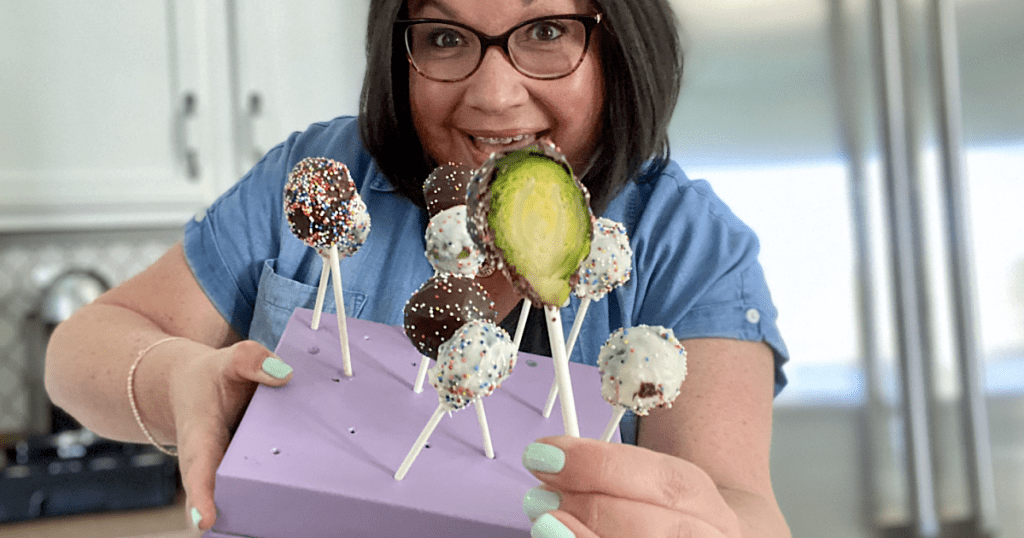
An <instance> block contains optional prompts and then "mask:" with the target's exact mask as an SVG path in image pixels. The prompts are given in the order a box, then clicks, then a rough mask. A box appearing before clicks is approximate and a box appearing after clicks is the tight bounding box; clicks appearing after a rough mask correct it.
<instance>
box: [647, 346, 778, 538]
mask: <svg viewBox="0 0 1024 538" xmlns="http://www.w3.org/2000/svg"><path fill="white" fill-rule="evenodd" d="M682 344H683V346H684V347H685V348H686V353H687V368H688V372H687V376H686V380H685V381H683V386H682V392H681V394H680V395H679V397H678V398H677V399H676V401H675V403H674V405H673V406H672V408H671V409H663V408H662V409H654V410H652V411H651V413H650V414H649V415H648V416H646V417H641V418H640V426H639V432H638V436H637V442H638V444H639V445H640V446H643V447H647V448H650V449H652V450H655V451H657V452H661V453H664V454H669V455H672V456H677V457H679V458H681V459H683V460H686V461H688V462H690V463H693V464H695V465H696V466H697V467H699V468H700V469H702V470H704V471H705V472H706V473H707V474H708V476H710V477H711V479H712V480H713V481H714V483H715V485H716V486H717V487H718V491H719V492H720V493H721V495H722V497H723V498H724V499H725V501H726V503H727V504H728V505H729V506H730V507H731V508H732V509H733V510H734V511H735V512H736V515H737V516H738V518H739V522H740V526H741V530H742V531H743V536H759V537H784V536H789V529H788V527H787V525H786V522H785V518H784V517H783V515H782V512H781V511H780V510H779V507H778V503H777V501H776V499H775V495H774V492H773V490H772V484H771V476H770V471H769V452H770V448H771V435H772V398H773V396H774V371H775V370H774V363H773V357H772V350H771V348H770V347H768V346H767V345H766V344H764V343H755V342H743V341H738V340H726V339H715V338H700V339H692V340H685V341H683V342H682Z"/></svg>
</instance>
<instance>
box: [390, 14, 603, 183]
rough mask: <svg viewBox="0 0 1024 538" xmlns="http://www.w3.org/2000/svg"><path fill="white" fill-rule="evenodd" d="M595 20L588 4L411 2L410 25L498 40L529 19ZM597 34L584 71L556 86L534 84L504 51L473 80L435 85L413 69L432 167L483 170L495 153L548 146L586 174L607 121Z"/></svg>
mask: <svg viewBox="0 0 1024 538" xmlns="http://www.w3.org/2000/svg"><path fill="white" fill-rule="evenodd" d="M574 13H575V14H586V15H592V14H594V13H595V12H594V11H593V9H591V8H590V6H589V4H588V2H586V1H583V0H412V1H410V6H409V18H410V19H420V18H431V19H445V20H451V21H455V22H460V23H462V24H466V25H469V26H471V27H473V28H475V29H477V30H479V31H481V32H483V33H485V34H489V35H499V34H503V33H505V32H506V31H508V30H509V29H510V28H512V27H513V26H515V25H517V24H519V23H520V22H523V21H525V20H527V19H532V18H536V17H543V16H547V15H565V14H574ZM598 35H599V32H598V31H596V30H595V31H594V33H593V35H592V36H591V42H590V46H589V48H588V49H587V53H586V56H585V57H584V59H583V61H582V63H581V64H580V65H579V67H578V68H576V70H575V71H573V72H572V73H571V74H569V75H568V76H565V77H563V78H559V79H554V80H537V79H532V78H529V77H527V76H525V75H523V74H522V73H520V72H519V71H517V70H516V68H515V67H513V66H512V64H511V63H510V62H509V60H508V58H507V57H506V56H505V53H504V52H503V51H502V50H501V49H500V48H499V47H491V48H490V49H488V50H487V51H486V54H485V56H484V59H483V63H482V64H481V65H480V67H479V68H478V69H477V71H476V72H475V73H473V74H472V75H471V76H470V77H469V78H467V79H465V80H461V81H458V82H437V81H434V80H430V79H427V78H425V77H424V76H422V75H421V74H420V73H419V72H418V71H416V70H415V69H414V68H413V67H412V66H411V65H410V66H409V98H410V105H411V110H412V119H413V124H414V125H415V127H416V133H417V135H418V136H419V139H420V142H421V143H422V145H423V147H424V149H425V150H426V152H427V154H428V155H429V156H430V157H431V158H432V159H433V160H434V162H437V163H442V162H448V161H451V162H459V163H464V164H468V165H471V166H479V165H480V164H482V163H483V162H484V161H485V160H486V159H487V157H488V156H490V154H491V153H492V152H494V151H509V150H512V149H517V148H521V147H525V146H528V145H530V144H531V143H533V142H534V141H536V140H537V139H538V138H541V137H547V138H550V139H551V140H553V141H554V142H555V144H557V145H558V146H559V148H561V150H562V152H564V153H565V155H566V157H567V158H568V159H569V162H570V164H572V166H573V169H574V170H577V171H578V172H583V171H584V169H583V167H584V166H586V165H587V164H588V163H589V158H590V155H591V153H592V152H593V150H594V148H595V146H596V143H597V141H598V138H599V129H600V126H601V125H602V121H603V113H604V78H603V75H602V71H601V61H600V58H599V57H598V51H599V50H600V47H599V46H598V44H597V42H596V41H597V39H598Z"/></svg>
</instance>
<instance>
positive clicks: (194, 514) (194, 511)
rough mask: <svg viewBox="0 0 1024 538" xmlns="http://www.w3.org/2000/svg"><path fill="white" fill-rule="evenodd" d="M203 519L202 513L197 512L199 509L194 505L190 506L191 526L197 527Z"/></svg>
mask: <svg viewBox="0 0 1024 538" xmlns="http://www.w3.org/2000/svg"><path fill="white" fill-rule="evenodd" d="M202 520H203V515H202V514H200V513H199V510H198V509H197V508H195V507H193V508H192V526H193V527H195V528H197V529H198V528H199V522H200V521H202Z"/></svg>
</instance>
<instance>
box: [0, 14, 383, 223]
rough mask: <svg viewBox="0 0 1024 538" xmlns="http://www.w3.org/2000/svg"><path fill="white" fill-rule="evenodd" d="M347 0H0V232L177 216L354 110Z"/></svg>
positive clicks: (361, 22)
mask: <svg viewBox="0 0 1024 538" xmlns="http://www.w3.org/2000/svg"><path fill="white" fill-rule="evenodd" d="M366 4H367V2H364V1H362V0H345V1H341V0H293V1H286V0H89V1H85V0H74V1H68V0H34V1H32V2H23V1H18V0H0V233H2V232H11V231H29V230H62V229H81V228H101V229H102V228H125V227H146V226H178V225H180V224H182V223H183V222H184V221H185V220H187V219H188V218H190V217H191V216H192V215H193V214H195V213H196V212H197V211H199V210H200V209H202V208H204V207H205V206H206V205H208V204H209V203H210V202H212V201H213V200H214V199H215V197H216V196H217V195H218V194H220V193H221V192H222V191H223V190H224V189H226V188H227V187H228V186H229V185H230V184H232V183H233V182H234V181H236V180H237V179H238V177H240V175H241V174H242V173H244V171H245V170H247V169H248V168H249V167H250V166H251V165H252V164H253V163H254V162H255V159H257V158H258V155H261V154H262V153H263V152H265V151H266V150H268V149H269V148H271V147H272V146H273V145H275V144H277V143H279V142H281V141H282V140H284V138H285V137H286V136H287V135H288V134H289V133H290V132H292V131H295V130H300V129H303V128H305V127H306V126H307V125H308V124H309V123H311V122H314V121H320V120H326V119H330V118H333V117H335V116H338V115H341V114H355V113H357V112H358V102H359V90H360V87H361V84H362V74H363V66H364V65H365V60H364V58H365V53H364V52H363V51H364V45H363V42H364V37H363V36H364V34H365V25H366V10H367V6H366Z"/></svg>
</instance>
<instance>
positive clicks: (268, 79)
mask: <svg viewBox="0 0 1024 538" xmlns="http://www.w3.org/2000/svg"><path fill="white" fill-rule="evenodd" d="M368 4H369V2H367V1H365V0H240V1H232V2H230V11H231V14H230V15H229V18H230V19H231V20H232V21H233V26H234V32H233V34H234V43H235V52H236V61H235V67H236V70H237V88H238V90H237V95H236V96H235V99H236V104H235V110H236V114H237V118H238V121H237V122H236V125H237V126H238V130H237V133H236V167H237V168H236V172H237V173H239V174H241V173H244V172H245V171H246V170H248V169H249V168H250V167H251V166H252V165H253V164H255V162H256V161H257V160H259V158H260V157H262V156H263V154H264V153H266V151H267V150H269V149H271V148H272V147H274V146H275V145H277V144H279V143H280V142H282V141H283V140H284V139H285V138H287V137H288V135H289V134H291V133H292V132H294V131H300V130H303V129H305V128H306V127H307V126H309V124H311V123H314V122H317V121H325V120H330V119H332V118H334V117H337V116H341V115H355V114H358V112H359V92H360V89H361V88H362V82H363V71H364V68H365V65H366V53H365V50H366V45H365V35H366V20H367V13H368Z"/></svg>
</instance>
